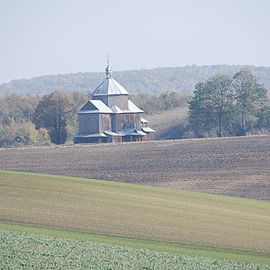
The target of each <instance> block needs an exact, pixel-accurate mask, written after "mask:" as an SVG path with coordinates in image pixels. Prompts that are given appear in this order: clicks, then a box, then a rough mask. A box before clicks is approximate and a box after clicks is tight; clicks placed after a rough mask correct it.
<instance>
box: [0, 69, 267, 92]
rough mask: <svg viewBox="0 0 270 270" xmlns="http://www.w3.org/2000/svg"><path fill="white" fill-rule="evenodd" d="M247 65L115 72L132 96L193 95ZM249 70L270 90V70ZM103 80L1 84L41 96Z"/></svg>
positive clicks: (61, 77)
mask: <svg viewBox="0 0 270 270" xmlns="http://www.w3.org/2000/svg"><path fill="white" fill-rule="evenodd" d="M242 67H244V66H236V65H235V66H233V65H232V66H229V65H215V66H214V65H213V66H195V65H193V66H185V67H175V68H173V67H167V68H156V69H148V70H147V69H141V70H127V71H115V72H113V77H114V78H115V79H116V80H118V81H119V82H120V83H121V84H122V85H123V86H124V87H126V89H127V90H128V91H129V92H130V93H131V94H136V93H156V94H158V93H161V92H166V91H176V92H179V93H191V92H192V91H193V89H194V86H195V84H196V83H197V82H199V81H203V80H205V79H208V78H209V77H211V76H213V75H215V74H217V73H224V74H228V75H230V76H232V75H233V74H235V73H236V72H238V71H239V70H240V68H242ZM245 67H248V68H250V69H251V70H252V71H254V72H255V74H256V75H257V76H258V78H259V80H260V82H261V83H263V84H264V85H265V87H266V88H267V89H270V67H254V66H245ZM103 79H104V73H103V72H99V73H96V72H91V73H90V72H84V73H81V72H79V73H74V74H58V75H46V76H41V77H36V78H32V79H22V80H13V81H11V82H8V83H3V84H1V85H0V93H1V94H3V93H6V92H14V93H17V94H34V95H40V94H44V93H47V92H51V91H53V90H59V89H63V90H67V91H82V92H90V91H92V90H94V89H95V88H96V86H97V85H98V84H100V82H101V81H102V80H103Z"/></svg>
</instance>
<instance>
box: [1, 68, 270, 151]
mask: <svg viewBox="0 0 270 270" xmlns="http://www.w3.org/2000/svg"><path fill="white" fill-rule="evenodd" d="M89 98H90V97H88V96H87V95H86V94H85V93H81V92H66V91H54V92H52V93H49V94H46V95H43V96H32V95H16V94H8V95H5V96H1V97H0V147H4V146H20V145H44V144H45V145H46V144H50V143H54V144H63V143H66V142H72V138H73V135H74V133H75V132H76V130H77V115H76V112H77V111H78V110H79V109H80V107H81V106H82V105H83V104H84V103H86V101H87V99H89ZM130 99H131V100H132V101H133V102H134V103H135V104H136V105H137V106H138V107H139V108H141V109H143V110H144V111H145V113H147V114H154V113H157V112H160V111H166V110H171V109H173V108H175V107H181V106H188V116H187V124H185V125H184V131H183V130H182V134H183V136H182V137H213V136H218V137H222V136H239V135H246V134H247V133H260V132H268V131H270V104H269V100H268V97H267V91H266V89H265V87H264V86H263V85H262V84H261V83H260V82H259V80H258V78H257V77H256V76H255V75H254V74H253V73H252V72H251V71H250V70H249V69H242V70H240V71H239V72H237V73H235V74H234V75H233V76H232V77H229V76H228V75H224V74H223V75H222V74H219V75H214V76H213V77H211V78H209V79H207V80H205V81H202V82H199V83H197V84H196V86H195V91H194V93H193V96H192V97H191V96H189V95H183V94H179V93H176V92H170V91H168V92H165V93H161V94H160V95H151V94H137V95H130Z"/></svg>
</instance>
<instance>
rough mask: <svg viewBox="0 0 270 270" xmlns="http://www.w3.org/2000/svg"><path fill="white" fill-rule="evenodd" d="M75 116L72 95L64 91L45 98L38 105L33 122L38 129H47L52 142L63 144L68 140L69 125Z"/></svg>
mask: <svg viewBox="0 0 270 270" xmlns="http://www.w3.org/2000/svg"><path fill="white" fill-rule="evenodd" d="M73 114H74V105H73V103H72V101H71V98H70V95H68V94H67V93H65V92H63V91H55V92H53V93H51V94H49V95H45V96H43V98H42V99H41V100H40V102H39V103H38V105H37V108H36V110H35V113H34V117H33V122H34V123H35V125H36V128H38V129H39V128H46V129H48V131H49V136H50V138H51V141H52V142H53V143H55V144H63V143H65V142H66V139H67V125H68V122H69V120H70V119H71V117H72V115H73Z"/></svg>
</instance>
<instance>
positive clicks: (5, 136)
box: [0, 122, 50, 147]
mask: <svg viewBox="0 0 270 270" xmlns="http://www.w3.org/2000/svg"><path fill="white" fill-rule="evenodd" d="M49 143H50V139H49V136H48V132H47V130H46V129H42V128H41V129H39V130H36V129H35V126H34V124H33V123H32V122H25V123H15V122H12V123H11V125H9V126H1V125H0V147H6V146H22V145H46V144H49Z"/></svg>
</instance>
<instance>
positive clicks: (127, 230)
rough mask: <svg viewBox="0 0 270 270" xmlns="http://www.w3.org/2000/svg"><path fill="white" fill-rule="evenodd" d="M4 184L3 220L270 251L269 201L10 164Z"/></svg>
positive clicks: (2, 176)
mask: <svg viewBox="0 0 270 270" xmlns="http://www.w3.org/2000/svg"><path fill="white" fill-rule="evenodd" d="M0 184H1V196H0V213H1V215H0V220H1V221H2V222H3V221H5V222H16V223H21V224H31V225H34V226H44V227H49V228H50V227H53V228H60V229H61V228H62V229H67V230H73V231H74V230H78V231H83V232H90V233H93V234H98V235H99V234H101V235H111V236H113V235H114V236H122V237H129V238H134V239H138V241H139V239H142V241H143V239H145V240H147V239H148V240H153V241H161V242H163V241H165V242H166V241H167V242H168V245H170V243H171V244H172V245H173V243H174V244H176V243H179V244H181V243H182V244H187V245H193V246H195V247H196V246H197V247H204V248H207V247H209V248H210V249H211V248H215V249H217V250H218V248H225V249H229V250H228V251H230V249H231V250H232V249H234V250H235V251H236V250H239V251H241V250H242V251H250V252H261V253H262V254H265V255H266V254H269V252H270V246H269V242H270V203H269V202H264V201H257V200H249V199H243V198H236V197H226V196H220V195H209V194H202V193H194V192H188V191H181V190H173V189H167V188H159V187H150V186H142V185H133V184H123V183H114V182H109V181H96V180H90V179H89V180H83V179H78V178H71V177H62V176H48V175H40V174H29V173H14V172H3V171H2V172H0ZM1 227H3V226H2V225H1ZM30 230H31V229H30ZM247 236H248V237H247ZM101 237H102V236H101ZM96 238H98V236H96ZM172 242H173V243H172ZM187 247H188V246H187ZM190 247H191V246H190ZM236 252H237V251H236Z"/></svg>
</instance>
